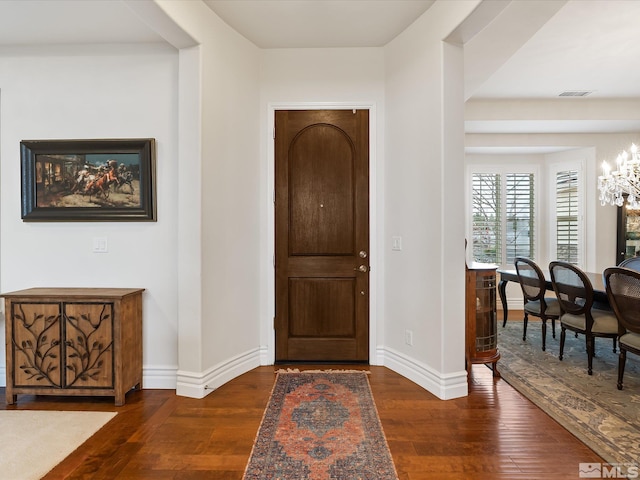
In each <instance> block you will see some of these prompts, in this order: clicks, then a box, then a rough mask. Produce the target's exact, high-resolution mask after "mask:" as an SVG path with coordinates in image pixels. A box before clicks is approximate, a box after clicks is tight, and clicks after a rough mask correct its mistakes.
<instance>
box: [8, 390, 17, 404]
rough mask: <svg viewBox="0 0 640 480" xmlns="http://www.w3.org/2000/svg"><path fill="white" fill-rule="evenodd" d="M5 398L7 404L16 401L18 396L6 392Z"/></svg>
mask: <svg viewBox="0 0 640 480" xmlns="http://www.w3.org/2000/svg"><path fill="white" fill-rule="evenodd" d="M6 399H7V405H14V404H15V403H16V402H17V401H18V396H17V395H13V394H11V393H9V392H7V394H6Z"/></svg>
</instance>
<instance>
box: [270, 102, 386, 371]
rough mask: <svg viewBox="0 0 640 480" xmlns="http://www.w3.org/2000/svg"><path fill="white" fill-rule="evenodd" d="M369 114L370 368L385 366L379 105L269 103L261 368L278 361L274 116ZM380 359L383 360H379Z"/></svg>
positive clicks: (360, 103)
mask: <svg viewBox="0 0 640 480" xmlns="http://www.w3.org/2000/svg"><path fill="white" fill-rule="evenodd" d="M352 109H357V110H369V252H370V253H369V260H370V271H369V275H370V276H369V292H370V295H369V364H370V365H382V353H380V355H378V354H377V353H378V352H377V344H378V335H377V334H378V315H377V313H378V308H380V307H381V306H382V305H383V304H382V302H380V301H378V292H380V291H381V290H382V285H381V282H382V280H383V278H384V276H383V274H382V273H383V272H382V262H380V261H379V253H380V252H379V249H378V237H377V232H382V231H384V229H383V228H382V225H380V223H381V222H379V221H378V218H379V216H378V211H377V207H378V203H377V199H378V188H377V184H378V182H377V178H378V177H377V173H378V172H377V169H376V164H377V162H376V160H377V149H376V140H377V129H376V127H377V118H376V104H375V103H374V102H345V103H324V102H313V103H312V102H309V103H280V102H274V103H268V106H267V132H266V133H267V135H266V136H267V138H266V149H267V152H266V154H267V172H266V178H267V189H266V191H267V198H266V202H267V208H266V211H267V228H266V242H264V243H265V244H266V248H267V251H266V255H265V258H266V259H268V262H269V264H268V268H265V269H264V272H265V278H264V279H263V281H264V283H263V284H264V285H266V286H267V288H266V304H267V308H266V312H268V314H267V315H265V316H264V317H263V321H262V322H261V323H262V325H261V332H260V333H261V335H260V339H261V341H260V344H261V348H260V364H261V365H273V364H274V363H275V359H276V347H275V345H276V336H275V328H274V320H275V303H276V302H275V296H276V293H275V292H276V279H275V205H274V198H275V141H274V138H273V136H274V133H275V112H276V110H352ZM379 357H380V358H379Z"/></svg>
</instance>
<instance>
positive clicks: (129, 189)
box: [20, 138, 157, 222]
mask: <svg viewBox="0 0 640 480" xmlns="http://www.w3.org/2000/svg"><path fill="white" fill-rule="evenodd" d="M155 156H156V141H155V139H154V138H125V139H109V138H107V139H95V140H83V139H79V140H22V141H21V142H20V162H21V163H20V167H21V168H20V173H21V180H22V182H21V187H22V188H21V194H22V220H23V221H24V222H46V221H79V222H83V221H114V222H119V221H152V222H155V221H156V213H157V211H156V189H155V175H156V169H155V161H156V158H155Z"/></svg>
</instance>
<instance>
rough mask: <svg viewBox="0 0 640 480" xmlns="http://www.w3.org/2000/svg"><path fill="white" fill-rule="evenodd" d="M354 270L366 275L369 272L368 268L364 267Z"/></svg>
mask: <svg viewBox="0 0 640 480" xmlns="http://www.w3.org/2000/svg"><path fill="white" fill-rule="evenodd" d="M354 270H356V271H358V272H362V273H367V272H368V271H369V267H367V266H366V265H360V266H359V267H356V268H354Z"/></svg>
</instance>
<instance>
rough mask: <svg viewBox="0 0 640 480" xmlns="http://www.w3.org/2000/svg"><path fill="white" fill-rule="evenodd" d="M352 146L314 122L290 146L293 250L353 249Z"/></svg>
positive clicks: (327, 251) (341, 252) (326, 252)
mask: <svg viewBox="0 0 640 480" xmlns="http://www.w3.org/2000/svg"><path fill="white" fill-rule="evenodd" d="M354 160H355V159H354V156H353V151H352V148H351V143H350V140H349V137H347V136H346V135H345V134H344V132H342V131H341V130H339V129H337V128H335V127H332V126H329V125H312V126H310V127H307V128H306V129H305V130H303V131H302V132H301V133H300V134H299V135H298V136H297V137H296V138H294V140H293V142H292V144H291V148H290V150H289V201H290V205H289V208H290V212H291V223H290V233H289V235H290V236H289V239H290V245H289V251H290V252H291V254H292V255H349V254H350V253H351V252H353V242H354V235H353V228H354V225H353V197H354V192H353V162H354Z"/></svg>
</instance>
